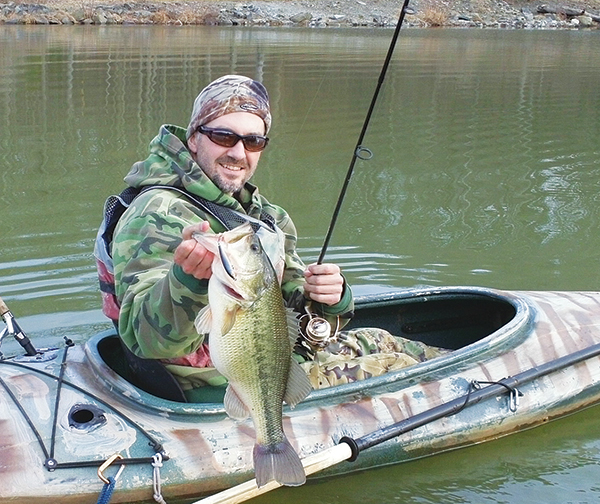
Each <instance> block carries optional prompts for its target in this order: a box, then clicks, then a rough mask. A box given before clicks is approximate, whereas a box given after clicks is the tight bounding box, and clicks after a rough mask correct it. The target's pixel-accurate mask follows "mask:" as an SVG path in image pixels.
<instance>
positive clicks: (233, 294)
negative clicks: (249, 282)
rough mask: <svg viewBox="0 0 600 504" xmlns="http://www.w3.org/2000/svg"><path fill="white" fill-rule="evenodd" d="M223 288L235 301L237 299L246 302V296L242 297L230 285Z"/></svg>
mask: <svg viewBox="0 0 600 504" xmlns="http://www.w3.org/2000/svg"><path fill="white" fill-rule="evenodd" d="M223 287H224V288H225V292H226V293H227V295H228V296H230V297H232V298H233V299H235V300H237V301H243V300H244V296H242V295H241V294H240V293H239V292H238V291H236V290H235V289H234V288H233V287H231V286H229V285H223Z"/></svg>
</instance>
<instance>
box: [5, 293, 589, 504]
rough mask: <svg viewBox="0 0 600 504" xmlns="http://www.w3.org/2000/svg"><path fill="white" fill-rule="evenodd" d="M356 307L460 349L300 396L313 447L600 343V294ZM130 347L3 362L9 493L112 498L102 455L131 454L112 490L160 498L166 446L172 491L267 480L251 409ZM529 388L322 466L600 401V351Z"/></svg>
mask: <svg viewBox="0 0 600 504" xmlns="http://www.w3.org/2000/svg"><path fill="white" fill-rule="evenodd" d="M356 306H357V316H356V318H355V321H354V322H353V324H355V325H356V326H363V327H364V326H376V327H383V328H385V329H388V330H390V332H392V333H393V334H395V335H399V336H404V337H409V338H413V339H417V340H420V341H424V342H425V343H428V344H433V345H437V346H444V347H446V348H451V349H453V350H454V351H453V352H451V353H449V354H447V355H444V356H442V357H438V358H436V359H433V360H431V361H426V362H423V363H420V364H417V365H415V366H412V367H410V368H405V369H402V370H399V371H395V372H390V373H388V374H386V375H384V376H380V377H376V378H370V379H367V380H364V381H361V382H355V383H351V384H347V385H343V386H340V387H334V388H331V389H322V390H318V391H313V392H312V393H311V394H310V395H309V397H308V398H307V399H306V400H304V401H303V402H302V403H300V404H299V405H298V406H296V407H295V408H294V409H290V408H287V407H286V408H284V418H283V424H284V430H285V432H286V434H287V436H288V438H289V440H290V442H291V443H292V445H293V446H294V448H295V449H296V450H297V452H298V453H299V455H300V457H301V458H305V457H307V456H309V455H313V454H315V453H318V452H320V451H322V450H324V449H327V448H329V447H331V446H333V445H335V444H337V443H338V442H339V440H340V439H341V438H342V437H344V436H347V437H350V438H353V439H357V438H360V437H362V436H365V435H367V434H370V433H373V432H376V431H378V430H380V429H382V428H384V427H386V426H388V425H391V424H394V423H396V422H399V421H402V420H405V419H410V418H412V417H414V416H415V415H418V414H422V413H424V412H427V411H429V410H431V409H432V408H436V407H438V406H439V405H441V404H444V403H447V402H449V401H453V400H456V399H457V398H461V397H466V395H467V394H468V392H469V390H473V389H474V388H475V387H476V386H479V387H481V386H485V385H486V384H487V383H489V382H498V381H499V380H502V379H503V378H506V377H510V376H515V375H518V374H519V373H522V372H523V371H524V370H528V369H531V368H535V367H537V366H542V365H544V364H546V363H548V362H552V361H554V360H556V359H559V358H561V357H564V356H566V355H570V354H573V353H574V352H577V351H580V350H583V349H585V348H588V347H590V346H591V345H594V344H597V343H600V293H593V292H504V291H496V290H491V289H483V288H475V287H444V288H435V289H433V288H431V289H406V290H399V291H395V292H390V293H385V294H380V295H374V296H365V297H363V298H357V300H356ZM118 352H119V344H118V340H117V338H116V336H115V335H114V333H113V332H111V331H106V332H104V333H101V334H98V335H95V336H94V337H92V338H91V339H90V340H89V341H87V342H86V344H85V345H74V346H72V347H68V348H61V349H56V350H51V351H48V352H46V353H45V354H44V357H43V359H42V360H40V359H37V360H36V359H32V358H25V357H22V358H18V359H6V360H5V361H2V362H1V363H0V379H1V381H0V384H2V387H0V425H1V426H2V428H1V429H0V502H9V501H10V502H11V503H21V502H23V503H28V504H32V503H35V502H47V501H48V499H56V498H60V502H61V503H69V502H77V503H87V502H90V503H93V502H96V501H97V498H98V494H99V493H100V491H101V490H102V488H103V486H104V483H103V482H102V481H101V480H100V479H99V477H98V475H97V468H98V466H99V465H100V464H101V463H102V462H103V461H104V460H106V459H108V458H109V457H111V456H113V455H115V454H119V456H122V457H124V459H116V460H115V461H114V462H113V464H112V465H111V466H110V467H108V468H107V469H106V470H105V475H113V476H114V475H115V474H116V472H117V470H118V469H119V468H120V466H121V464H124V469H123V471H122V473H121V474H120V476H119V478H118V480H117V483H116V489H115V492H114V494H113V496H112V500H111V502H127V503H133V502H143V501H152V494H153V474H154V473H155V471H154V467H153V466H152V463H153V462H154V464H155V465H157V464H158V458H157V456H156V453H161V456H163V457H164V458H165V460H164V461H162V466H161V467H159V473H160V483H161V488H162V493H163V496H164V498H165V499H166V500H167V501H168V500H169V499H173V498H185V497H190V496H193V497H199V496H202V495H208V494H211V493H214V492H217V491H219V490H222V489H225V488H229V487H231V486H234V485H236V484H238V483H241V482H243V481H246V480H248V479H251V478H253V467H252V447H253V444H254V429H253V426H252V423H251V422H250V421H244V422H235V421H232V420H231V419H229V418H228V417H227V415H226V414H225V412H224V409H223V405H222V404H221V403H195V404H188V403H177V402H174V401H168V400H165V399H160V398H158V397H156V396H153V395H152V394H149V393H147V392H144V391H143V390H141V389H138V388H137V387H135V386H133V385H132V384H131V383H129V382H128V381H127V380H126V379H125V378H124V377H123V376H122V373H121V374H119V372H118V369H117V368H118V366H117V365H116V362H117V360H118V358H119V357H118ZM61 369H62V370H63V371H64V376H63V378H62V380H61V379H59V377H60V372H61ZM518 392H519V393H520V394H518V395H517V394H516V393H513V394H510V393H509V391H508V390H507V391H506V393H499V394H497V395H494V396H493V397H491V398H489V399H486V400H482V401H480V402H478V403H477V404H473V405H469V406H468V407H465V408H464V409H463V410H461V411H459V412H458V413H456V414H454V415H451V416H446V417H443V418H440V419H437V420H434V421H430V422H427V423H425V425H422V426H420V427H418V428H415V429H414V430H410V431H408V432H405V433H403V434H402V435H400V436H398V437H396V438H393V439H390V440H388V441H385V442H383V443H381V444H377V445H375V446H373V447H371V448H369V449H367V450H365V451H363V452H361V454H360V456H359V457H358V458H357V460H356V461H354V462H342V463H340V464H337V465H335V466H334V467H331V468H329V469H326V470H324V471H322V472H320V473H318V475H315V476H313V477H317V476H319V477H326V476H330V475H334V474H340V473H345V472H350V471H355V470H362V469H367V468H370V467H376V466H382V465H387V464H394V463H399V462H406V461H410V460H413V459H416V458H421V457H425V456H430V455H435V454H436V453H441V452H443V451H447V450H452V449H457V448H460V447H463V446H468V445H472V444H475V443H481V442H484V441H489V440H492V439H496V438H499V437H502V436H505V435H508V434H511V433H514V432H518V431H521V430H524V429H528V428H531V427H534V426H536V425H540V424H543V423H545V422H548V421H549V420H552V419H554V418H558V417H562V416H566V415H568V414H571V413H574V412H576V411H579V410H581V409H583V408H586V407H589V406H592V405H594V404H596V403H598V402H600V358H599V357H591V358H589V359H586V360H584V361H582V362H580V363H577V364H575V365H570V366H567V367H565V368H562V369H559V370H556V371H554V372H551V373H548V374H545V375H543V376H541V377H539V378H536V379H534V380H531V381H528V382H526V383H523V384H520V385H519V386H518ZM521 394H522V395H521ZM57 398H58V399H57ZM32 424H33V425H32ZM153 457H154V458H153ZM77 465H82V467H77ZM49 469H53V470H49Z"/></svg>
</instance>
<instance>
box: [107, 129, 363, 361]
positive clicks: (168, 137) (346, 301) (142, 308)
mask: <svg viewBox="0 0 600 504" xmlns="http://www.w3.org/2000/svg"><path fill="white" fill-rule="evenodd" d="M125 182H126V183H127V184H128V185H130V186H133V187H145V186H150V185H168V186H173V187H177V188H183V189H185V190H186V191H188V192H190V193H192V194H195V195H198V196H200V197H202V198H205V199H207V200H209V201H213V202H215V203H217V204H218V205H221V206H224V207H228V208H232V209H234V210H237V211H239V212H242V213H245V214H247V215H250V216H252V217H255V218H260V215H261V214H262V213H267V214H269V215H270V216H272V217H273V219H274V221H275V223H276V224H277V226H278V227H279V228H280V229H281V230H282V231H283V232H284V234H285V253H286V257H285V263H286V264H285V272H284V276H283V281H282V292H283V297H284V299H285V300H286V302H287V304H288V305H289V306H293V307H294V308H295V309H298V310H300V309H301V306H300V305H301V304H303V303H304V302H305V301H306V300H305V298H304V296H303V294H302V292H303V291H302V285H303V283H304V278H303V271H304V269H305V265H304V263H303V262H302V260H301V259H300V257H299V256H298V254H297V252H296V241H297V235H296V228H295V226H294V223H293V222H292V220H291V219H290V217H289V215H288V214H287V213H286V212H285V211H284V210H283V209H282V208H280V207H278V206H276V205H273V204H271V203H269V202H268V201H267V200H266V199H265V198H264V197H262V196H261V195H260V194H259V192H258V189H257V188H256V187H255V186H253V185H252V184H249V183H248V184H246V186H245V188H244V189H243V190H242V191H241V194H240V198H239V200H240V201H241V202H240V201H238V200H237V199H235V198H233V197H232V196H229V195H227V194H224V193H223V192H221V190H220V189H218V188H217V187H216V186H215V185H214V184H213V183H212V182H211V180H210V179H209V178H208V177H207V176H206V175H205V174H204V172H203V171H202V170H201V169H200V167H199V166H198V165H197V164H196V162H195V161H194V160H193V159H192V157H191V155H190V153H189V151H188V149H187V147H186V145H185V129H183V128H180V127H178V126H173V125H163V126H162V127H161V128H160V131H159V133H158V135H157V136H156V137H155V138H154V139H153V140H152V142H151V143H150V154H149V156H148V157H147V158H146V159H145V160H144V161H139V162H137V163H135V164H134V165H133V167H132V168H131V170H130V172H129V173H128V174H127V176H126V177H125ZM202 220H207V221H209V222H210V225H211V229H212V230H213V231H214V232H215V233H219V232H222V231H225V229H224V228H223V227H222V225H221V224H220V223H219V222H217V220H216V219H214V218H213V217H212V216H211V215H209V214H207V213H205V212H204V211H202V210H201V209H200V208H199V207H197V206H196V205H194V203H193V202H191V201H190V199H189V198H187V197H186V196H185V195H182V194H180V193H177V192H176V191H171V190H168V189H153V190H149V191H146V192H144V193H142V194H140V195H139V196H138V197H137V198H135V200H134V201H133V202H132V204H131V206H130V207H129V208H128V209H127V211H126V212H125V213H124V214H123V216H122V217H121V218H120V220H119V223H118V224H117V227H116V229H115V233H114V238H113V244H112V255H113V261H114V272H115V290H116V295H117V298H118V300H119V302H120V305H121V310H120V314H119V333H120V335H121V338H122V339H123V341H124V342H125V344H126V345H127V346H128V347H129V348H130V349H131V350H132V351H133V352H134V353H135V354H136V355H139V356H142V357H146V358H153V359H168V358H173V357H182V356H185V355H188V354H191V353H193V352H196V350H197V349H198V348H199V347H200V346H201V344H202V343H203V339H204V337H203V335H199V334H198V333H197V331H196V329H195V327H194V320H195V318H196V315H197V314H198V312H199V311H200V310H201V309H202V308H203V307H204V306H205V305H206V304H207V302H208V296H207V292H208V282H207V281H206V280H198V279H196V278H194V277H193V276H191V275H188V274H186V273H185V272H184V271H183V270H182V269H181V268H180V267H179V266H178V265H176V264H175V263H174V262H173V252H174V251H175V249H176V247H177V246H178V245H179V243H180V242H181V232H182V230H183V228H184V227H186V226H188V225H190V224H195V223H197V222H200V221H202ZM312 304H313V309H314V308H317V310H318V311H319V312H321V313H322V314H323V315H324V316H325V317H326V318H331V319H335V318H336V317H337V316H341V315H344V314H348V313H349V312H351V311H352V309H353V301H352V292H351V290H350V288H349V287H347V286H346V288H345V289H344V295H343V298H342V300H341V301H340V302H339V303H338V304H336V305H334V306H321V305H318V303H312ZM315 305H317V306H316V307H315Z"/></svg>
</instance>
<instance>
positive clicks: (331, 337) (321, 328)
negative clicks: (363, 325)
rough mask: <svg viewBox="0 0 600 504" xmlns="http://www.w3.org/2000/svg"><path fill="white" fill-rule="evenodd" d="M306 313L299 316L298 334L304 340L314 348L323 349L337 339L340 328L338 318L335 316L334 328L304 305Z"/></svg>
mask: <svg viewBox="0 0 600 504" xmlns="http://www.w3.org/2000/svg"><path fill="white" fill-rule="evenodd" d="M305 311H306V313H305V314H304V315H302V316H301V317H300V334H301V335H302V337H303V338H304V340H305V341H306V342H307V343H308V344H309V345H310V346H311V347H313V348H315V349H323V348H325V347H326V346H328V345H330V344H331V343H335V342H336V341H337V336H338V331H339V329H340V318H339V317H337V318H336V326H335V329H334V330H332V328H331V324H330V323H329V322H328V321H327V320H325V319H324V318H323V317H318V316H316V315H315V314H314V313H311V312H310V310H309V307H308V306H307V307H305Z"/></svg>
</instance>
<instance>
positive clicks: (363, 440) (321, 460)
mask: <svg viewBox="0 0 600 504" xmlns="http://www.w3.org/2000/svg"><path fill="white" fill-rule="evenodd" d="M598 355H600V343H597V344H595V345H591V346H589V347H587V348H584V349H583V350H579V351H577V352H573V353H571V354H569V355H565V356H563V357H559V358H558V359H555V360H553V361H550V362H547V363H545V364H541V365H539V366H536V367H533V368H531V369H528V370H527V371H523V372H521V373H518V374H516V375H515V376H512V377H509V378H504V379H503V380H500V381H498V382H496V383H493V384H491V385H487V386H486V387H483V388H480V389H477V390H474V391H472V392H469V393H467V394H465V395H463V396H461V397H458V398H457V399H454V400H452V401H449V402H447V403H443V404H440V405H439V406H436V407H434V408H431V409H429V410H426V411H424V412H422V413H418V414H416V415H414V416H411V417H409V418H406V419H404V420H401V421H399V422H397V423H395V424H392V425H390V426H388V427H384V428H383V429H380V430H378V431H375V432H372V433H370V434H366V435H365V436H362V437H360V438H358V439H352V438H348V437H344V438H342V439H341V440H340V443H339V444H338V445H335V446H332V447H331V448H328V449H326V450H323V451H322V452H320V453H316V454H314V455H309V456H308V457H306V458H304V459H302V465H303V466H304V469H305V472H306V475H307V476H308V475H310V474H314V473H315V472H318V471H322V470H323V469H327V468H328V467H332V466H334V465H336V464H339V463H340V462H343V461H344V460H349V461H352V460H355V459H356V457H357V456H358V454H359V453H360V452H361V451H362V450H366V449H367V448H370V447H372V446H375V445H378V444H381V443H383V442H385V441H388V440H390V439H393V438H395V437H398V436H400V435H401V434H404V433H406V432H408V431H411V430H414V429H416V428H418V427H422V426H423V425H426V424H428V423H431V422H433V421H435V420H438V419H440V418H443V417H446V416H451V415H454V414H456V413H458V412H459V411H461V410H463V409H464V408H466V407H468V406H470V405H472V404H476V403H478V402H480V401H483V400H485V399H490V398H492V397H496V396H498V395H501V394H505V393H506V392H507V391H514V392H515V393H517V391H516V389H517V387H519V386H521V385H523V384H524V383H527V382H530V381H532V380H535V379H537V378H540V377H542V376H545V375H547V374H550V373H552V372H554V371H558V370H560V369H564V368H566V367H568V366H573V365H575V364H578V363H580V362H582V361H584V360H587V359H590V358H592V357H596V356H598ZM280 486H281V485H280V484H279V483H277V482H276V481H270V482H269V483H267V484H266V485H265V486H262V487H261V488H257V486H256V480H255V479H254V480H251V481H247V482H245V483H242V484H240V485H237V486H235V487H232V488H229V489H227V490H224V491H222V492H219V493H217V494H214V495H211V496H210V497H206V498H204V499H201V500H199V501H196V502H194V503H193V504H239V503H241V502H244V501H246V500H248V499H252V498H253V497H257V496H259V495H262V494H264V493H266V492H270V491H271V490H274V489H276V488H279V487H280Z"/></svg>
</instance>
